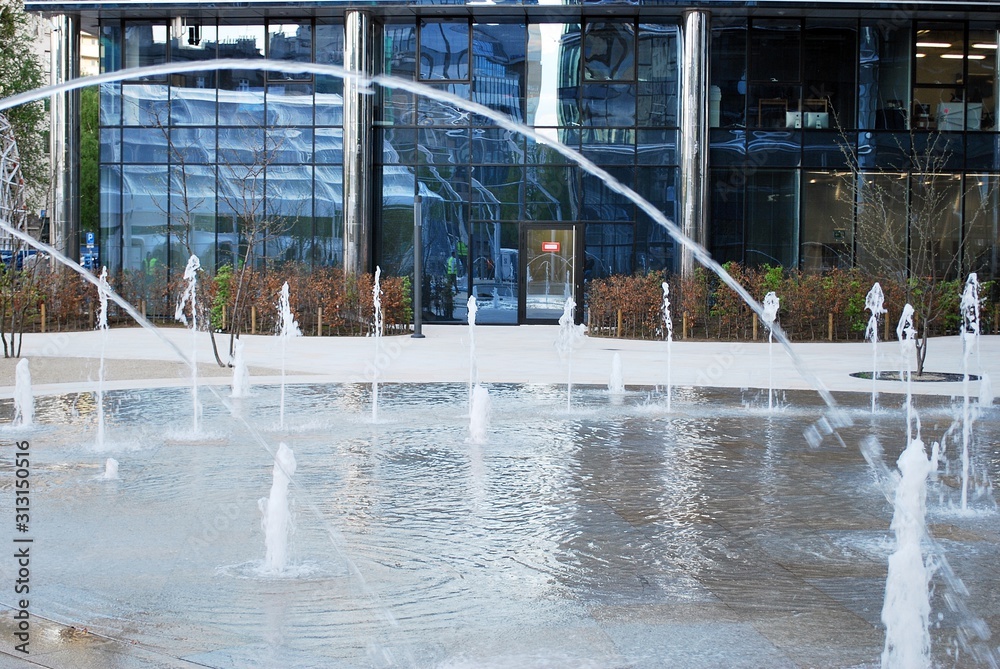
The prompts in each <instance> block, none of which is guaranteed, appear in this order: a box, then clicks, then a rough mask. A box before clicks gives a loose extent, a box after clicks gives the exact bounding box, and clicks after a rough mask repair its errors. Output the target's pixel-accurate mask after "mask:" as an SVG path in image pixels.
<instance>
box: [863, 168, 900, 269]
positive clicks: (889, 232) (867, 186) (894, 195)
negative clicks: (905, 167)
mask: <svg viewBox="0 0 1000 669" xmlns="http://www.w3.org/2000/svg"><path fill="white" fill-rule="evenodd" d="M855 198H856V199H857V222H856V223H855V230H856V240H857V242H856V246H857V254H858V255H857V265H858V267H860V268H861V269H863V270H865V271H867V272H871V273H873V274H888V275H889V278H893V279H897V280H900V281H901V280H903V279H904V278H905V276H906V242H907V239H906V200H907V180H906V175H905V174H894V173H890V172H877V173H867V174H865V175H864V176H863V178H862V180H861V182H860V190H859V192H858V193H856V194H855Z"/></svg>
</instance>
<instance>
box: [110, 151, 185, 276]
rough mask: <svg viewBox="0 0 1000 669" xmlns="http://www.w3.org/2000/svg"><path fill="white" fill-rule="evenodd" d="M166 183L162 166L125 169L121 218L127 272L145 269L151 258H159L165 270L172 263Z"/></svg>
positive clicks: (129, 167) (139, 166)
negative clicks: (128, 270) (144, 265)
mask: <svg viewBox="0 0 1000 669" xmlns="http://www.w3.org/2000/svg"><path fill="white" fill-rule="evenodd" d="M166 182H167V175H166V174H164V169H163V167H162V166H159V165H123V166H122V207H121V216H122V229H123V231H124V236H125V239H124V253H125V254H126V255H125V259H124V262H125V267H126V268H127V269H142V268H143V263H144V262H146V261H147V260H148V259H149V258H156V260H157V262H158V263H161V264H162V266H164V267H166V266H167V265H168V263H169V261H170V252H169V237H168V235H167V232H168V229H167V183H166ZM186 260H187V259H186V258H185V261H186Z"/></svg>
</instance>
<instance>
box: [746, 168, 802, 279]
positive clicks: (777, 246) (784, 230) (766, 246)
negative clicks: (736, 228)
mask: <svg viewBox="0 0 1000 669" xmlns="http://www.w3.org/2000/svg"><path fill="white" fill-rule="evenodd" d="M798 212H799V197H798V173H797V172H795V171H794V170H758V171H756V172H754V173H752V174H751V175H750V177H749V179H748V180H747V222H746V227H747V248H746V262H747V263H748V264H751V265H758V266H759V265H772V266H773V265H781V266H783V267H795V266H796V265H797V264H798V262H797V261H798V250H799V239H798V238H799V235H798V230H799V226H798V218H799V217H798Z"/></svg>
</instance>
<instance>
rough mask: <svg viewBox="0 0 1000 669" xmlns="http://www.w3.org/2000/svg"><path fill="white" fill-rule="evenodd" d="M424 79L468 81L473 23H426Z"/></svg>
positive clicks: (423, 32)
mask: <svg viewBox="0 0 1000 669" xmlns="http://www.w3.org/2000/svg"><path fill="white" fill-rule="evenodd" d="M420 78H421V79H422V80H425V81H427V80H435V79H437V80H450V81H468V79H469V22H468V21H467V20H460V21H424V22H422V24H421V27H420Z"/></svg>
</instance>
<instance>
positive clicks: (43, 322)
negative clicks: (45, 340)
mask: <svg viewBox="0 0 1000 669" xmlns="http://www.w3.org/2000/svg"><path fill="white" fill-rule="evenodd" d="M41 314H42V334H45V303H44V302H42V309H41Z"/></svg>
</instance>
